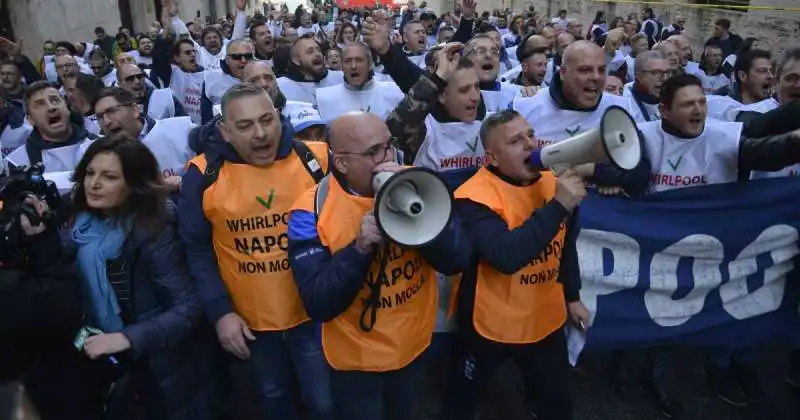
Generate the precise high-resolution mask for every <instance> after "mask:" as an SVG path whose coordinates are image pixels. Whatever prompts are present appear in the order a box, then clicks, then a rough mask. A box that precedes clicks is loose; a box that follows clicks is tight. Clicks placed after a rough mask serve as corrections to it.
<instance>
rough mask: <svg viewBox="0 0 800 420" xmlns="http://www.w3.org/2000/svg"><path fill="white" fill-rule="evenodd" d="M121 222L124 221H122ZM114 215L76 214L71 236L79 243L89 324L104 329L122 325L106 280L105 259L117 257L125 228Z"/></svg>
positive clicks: (123, 241) (115, 329)
mask: <svg viewBox="0 0 800 420" xmlns="http://www.w3.org/2000/svg"><path fill="white" fill-rule="evenodd" d="M123 224H124V223H123ZM123 224H121V223H119V222H118V221H117V220H116V219H100V218H98V217H96V216H92V215H90V214H89V213H80V214H78V215H77V216H76V217H75V227H74V228H73V229H72V239H73V240H74V241H75V243H76V244H77V245H78V255H77V267H78V274H79V275H80V278H81V281H82V284H81V290H82V291H83V298H84V302H86V305H87V315H88V319H89V322H90V325H91V326H94V327H97V328H99V329H101V330H103V332H107V333H109V332H117V331H120V330H122V328H123V327H124V325H123V323H122V317H121V316H120V312H121V310H120V307H119V302H117V295H116V293H114V289H113V288H112V287H111V283H110V282H109V281H108V273H107V270H106V269H107V261H108V260H114V259H116V258H119V256H120V254H121V252H122V246H123V244H124V243H125V238H126V237H127V235H128V229H126V228H124V227H123Z"/></svg>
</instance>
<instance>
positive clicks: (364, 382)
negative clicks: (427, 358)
mask: <svg viewBox="0 0 800 420" xmlns="http://www.w3.org/2000/svg"><path fill="white" fill-rule="evenodd" d="M423 356H424V353H423V354H422V355H420V356H418V357H417V358H416V360H414V361H413V362H411V363H410V364H408V365H407V366H406V367H404V368H401V369H398V370H393V371H389V372H360V371H341V370H335V369H331V394H332V395H333V405H334V410H335V412H336V420H381V419H383V420H409V419H411V415H412V413H413V408H414V401H415V400H416V395H415V392H414V391H415V389H416V388H417V386H418V384H419V381H420V378H421V377H422V373H423V367H424V362H423V359H424V357H423Z"/></svg>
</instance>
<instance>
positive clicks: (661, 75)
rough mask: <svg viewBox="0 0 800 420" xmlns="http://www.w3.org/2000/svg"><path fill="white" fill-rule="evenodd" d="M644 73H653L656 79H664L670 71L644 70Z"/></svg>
mask: <svg viewBox="0 0 800 420" xmlns="http://www.w3.org/2000/svg"><path fill="white" fill-rule="evenodd" d="M642 73H648V74H652V75H653V76H655V77H656V79H664V78H666V77H667V76H668V75H669V72H668V71H664V70H642Z"/></svg>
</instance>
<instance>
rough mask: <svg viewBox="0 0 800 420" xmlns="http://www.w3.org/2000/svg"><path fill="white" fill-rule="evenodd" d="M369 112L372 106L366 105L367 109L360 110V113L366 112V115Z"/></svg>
mask: <svg viewBox="0 0 800 420" xmlns="http://www.w3.org/2000/svg"><path fill="white" fill-rule="evenodd" d="M370 110H372V105H367V109H363V108H362V109H361V112H367V113H369V111H370Z"/></svg>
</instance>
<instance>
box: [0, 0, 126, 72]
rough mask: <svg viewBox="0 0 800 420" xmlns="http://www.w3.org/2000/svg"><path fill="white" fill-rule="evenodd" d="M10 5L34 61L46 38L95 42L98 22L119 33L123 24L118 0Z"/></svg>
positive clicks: (37, 0)
mask: <svg viewBox="0 0 800 420" xmlns="http://www.w3.org/2000/svg"><path fill="white" fill-rule="evenodd" d="M78 3H80V6H78ZM8 7H9V15H10V18H11V25H12V27H13V28H14V35H15V36H16V37H17V39H19V38H22V39H24V40H25V41H24V44H23V47H24V50H23V52H24V53H25V54H26V55H28V57H30V59H31V60H33V61H34V62H36V60H38V59H39V58H40V57H41V55H42V43H43V42H44V41H45V40H48V39H51V40H54V41H61V40H69V41H73V42H76V41H86V42H92V41H93V40H94V39H95V36H94V28H95V27H96V26H102V27H104V28H105V29H106V31H107V32H108V33H116V32H117V28H119V25H120V23H119V22H120V17H119V9H118V8H117V0H80V2H78V1H76V0H15V1H10V2H8Z"/></svg>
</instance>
